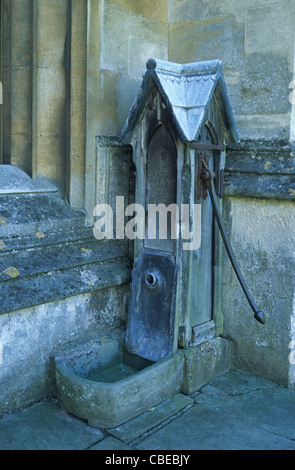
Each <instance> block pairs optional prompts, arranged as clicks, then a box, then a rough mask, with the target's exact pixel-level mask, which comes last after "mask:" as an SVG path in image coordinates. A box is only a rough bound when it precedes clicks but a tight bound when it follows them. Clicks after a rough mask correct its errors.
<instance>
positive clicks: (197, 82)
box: [121, 59, 240, 144]
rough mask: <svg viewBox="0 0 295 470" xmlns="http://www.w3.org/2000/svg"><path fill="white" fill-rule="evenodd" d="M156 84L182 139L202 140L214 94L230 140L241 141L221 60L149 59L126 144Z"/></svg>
mask: <svg viewBox="0 0 295 470" xmlns="http://www.w3.org/2000/svg"><path fill="white" fill-rule="evenodd" d="M154 85H156V87H157V88H158V90H159V92H160V94H161V96H162V98H163V100H164V103H165V105H166V106H167V108H168V110H169V112H170V114H171V119H172V121H173V123H174V125H175V127H176V129H177V131H178V133H179V136H180V138H181V140H182V141H184V142H196V141H197V140H198V137H199V134H200V132H201V129H202V127H203V125H204V123H205V119H206V115H207V112H208V109H209V106H210V103H211V100H212V99H213V97H214V98H215V100H216V104H217V108H218V111H219V116H220V119H221V122H222V127H223V130H224V137H225V141H226V143H227V144H233V143H237V142H239V141H240V138H239V134H238V130H237V126H236V123H235V119H234V115H233V110H232V106H231V103H230V99H229V96H228V92H227V88H226V84H225V80H224V76H223V70H222V63H221V61H219V60H214V61H208V62H196V63H191V64H175V63H172V62H166V61H162V60H158V59H149V60H148V62H147V71H146V73H145V75H144V78H143V82H142V85H141V88H140V90H139V93H138V95H137V97H136V99H135V101H134V103H133V105H132V107H131V110H130V113H129V116H128V118H127V121H126V123H125V126H124V128H123V130H122V133H121V140H122V141H123V142H124V143H130V142H131V140H132V136H133V132H134V130H135V127H136V125H137V123H138V121H139V119H140V118H141V116H142V114H143V112H144V110H145V107H146V105H147V102H148V100H149V98H150V94H151V92H152V89H153V87H154Z"/></svg>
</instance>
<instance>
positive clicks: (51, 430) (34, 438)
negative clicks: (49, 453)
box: [0, 401, 104, 450]
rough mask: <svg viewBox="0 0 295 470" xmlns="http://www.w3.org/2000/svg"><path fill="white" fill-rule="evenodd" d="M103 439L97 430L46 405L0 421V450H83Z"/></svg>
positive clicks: (43, 404)
mask: <svg viewBox="0 0 295 470" xmlns="http://www.w3.org/2000/svg"><path fill="white" fill-rule="evenodd" d="M103 438H104V435H103V433H102V432H101V431H100V430H98V429H93V428H91V427H89V426H88V425H87V424H86V423H84V422H83V421H81V420H78V419H76V418H74V417H72V416H69V415H68V414H66V413H64V412H63V411H62V410H61V409H60V408H59V407H58V406H57V404H55V403H53V402H51V401H44V402H41V403H38V404H36V405H33V406H31V407H29V408H27V409H25V410H23V411H21V412H19V413H16V414H11V415H7V416H6V417H5V418H3V419H1V420H0V450H84V449H88V448H89V447H91V446H93V445H94V444H96V443H97V442H99V441H100V440H102V439H103Z"/></svg>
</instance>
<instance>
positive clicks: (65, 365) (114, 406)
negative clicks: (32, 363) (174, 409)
mask: <svg viewBox="0 0 295 470" xmlns="http://www.w3.org/2000/svg"><path fill="white" fill-rule="evenodd" d="M183 364H184V357H183V355H182V354H175V355H173V356H171V357H170V358H165V359H163V360H162V361H159V362H157V363H154V364H153V363H152V362H150V361H147V360H145V359H142V358H140V357H139V356H134V355H131V354H128V353H127V351H126V349H125V347H124V335H122V332H120V331H119V332H118V331H116V332H113V333H112V334H108V335H103V336H101V337H100V338H99V339H97V340H89V341H87V342H85V343H83V344H80V345H75V347H74V348H73V346H72V347H71V348H70V349H69V350H68V351H63V353H62V354H61V356H60V357H56V359H55V368H56V384H57V396H58V401H59V405H60V406H61V407H62V408H63V409H64V410H65V411H67V412H68V413H71V414H73V415H75V416H77V417H79V418H82V419H85V420H87V421H88V424H89V425H91V426H93V427H98V428H112V427H116V426H119V425H120V424H122V423H123V422H125V421H127V420H129V419H131V418H133V417H135V416H137V415H138V414H140V413H142V412H143V411H145V410H147V409H149V408H152V407H153V406H155V405H157V404H158V403H160V402H162V401H164V400H166V399H167V398H170V397H172V396H173V395H175V394H176V393H179V391H180V390H181V387H182V379H183Z"/></svg>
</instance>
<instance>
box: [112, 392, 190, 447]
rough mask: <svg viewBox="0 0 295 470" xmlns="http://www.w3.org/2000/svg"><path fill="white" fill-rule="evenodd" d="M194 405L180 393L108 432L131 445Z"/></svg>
mask: <svg viewBox="0 0 295 470" xmlns="http://www.w3.org/2000/svg"><path fill="white" fill-rule="evenodd" d="M193 403H194V400H193V399H192V398H190V397H187V396H185V395H182V394H181V393H179V394H177V395H175V396H174V397H172V398H169V399H168V400H165V401H163V402H162V403H160V404H159V405H157V406H155V407H153V408H151V409H150V410H148V411H146V412H145V413H142V414H141V415H139V416H137V417H136V418H134V419H132V420H130V421H127V423H124V424H122V425H121V426H119V427H117V428H113V429H109V430H108V432H109V434H111V435H112V436H114V437H116V438H117V439H120V440H121V441H123V442H125V443H131V442H132V441H134V440H135V439H137V438H139V437H140V436H142V435H144V434H145V433H148V432H149V431H150V430H151V429H155V428H156V427H157V426H159V425H160V424H161V423H163V422H165V421H167V420H169V419H170V418H172V417H173V416H175V415H177V414H178V413H179V412H181V411H182V410H184V409H185V408H187V407H188V406H191V405H192V404H193Z"/></svg>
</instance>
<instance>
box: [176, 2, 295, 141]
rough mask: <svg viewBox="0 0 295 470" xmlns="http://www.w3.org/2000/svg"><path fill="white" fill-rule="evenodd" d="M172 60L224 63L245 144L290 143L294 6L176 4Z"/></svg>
mask: <svg viewBox="0 0 295 470" xmlns="http://www.w3.org/2000/svg"><path fill="white" fill-rule="evenodd" d="M169 7H170V8H169V23H170V26H169V27H170V30H169V32H170V34H169V59H170V60H172V61H176V62H178V61H183V62H191V61H199V60H209V59H220V60H222V62H223V64H224V73H225V78H226V83H227V85H228V88H229V94H230V97H231V100H232V103H233V107H234V112H235V117H236V121H237V125H238V128H239V130H240V135H241V138H242V139H250V140H254V139H267V140H273V139H277V140H289V136H290V119H291V107H290V103H289V100H288V95H289V93H290V90H289V89H288V86H289V83H290V81H291V80H292V78H293V73H294V70H293V58H294V18H295V16H294V2H292V1H290V0H285V1H283V2H278V1H276V0H270V1H266V0H259V1H257V0H244V1H242V2H237V1H235V0H227V1H223V2H221V1H219V0H210V1H209V2H208V1H206V0H198V1H191V0H170V2H169Z"/></svg>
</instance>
